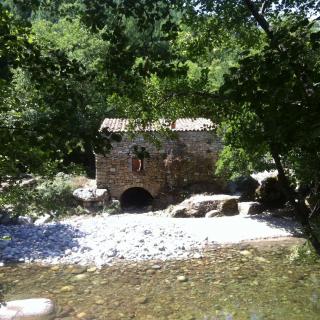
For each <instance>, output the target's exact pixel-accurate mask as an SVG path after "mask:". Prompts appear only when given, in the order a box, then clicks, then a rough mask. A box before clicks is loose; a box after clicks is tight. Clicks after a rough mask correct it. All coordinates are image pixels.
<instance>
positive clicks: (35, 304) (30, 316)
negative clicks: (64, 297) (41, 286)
mask: <svg viewBox="0 0 320 320" xmlns="http://www.w3.org/2000/svg"><path fill="white" fill-rule="evenodd" d="M54 311H55V307H54V303H53V302H52V301H51V300H50V299H43V298H36V299H25V300H14V301H9V302H6V305H5V306H2V307H1V308H0V319H1V320H36V319H41V320H45V319H49V317H50V316H52V315H53V313H54Z"/></svg>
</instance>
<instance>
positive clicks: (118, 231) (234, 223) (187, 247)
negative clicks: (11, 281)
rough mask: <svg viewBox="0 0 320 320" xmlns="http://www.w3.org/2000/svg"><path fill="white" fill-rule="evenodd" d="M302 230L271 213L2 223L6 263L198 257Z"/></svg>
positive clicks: (107, 262)
mask: <svg viewBox="0 0 320 320" xmlns="http://www.w3.org/2000/svg"><path fill="white" fill-rule="evenodd" d="M298 233H299V228H298V224H297V223H296V222H295V221H294V220H293V219H291V218H279V217H272V216H269V215H256V216H241V215H237V216H232V217H215V218H207V219H206V218H189V219H181V218H168V217H159V216H150V213H144V214H132V213H131V214H130V213H124V214H119V215H114V216H107V215H105V216H95V217H92V216H78V217H72V218H68V219H66V220H63V221H60V222H51V223H47V224H43V225H37V226H36V225H20V226H0V236H6V235H8V236H10V237H11V238H12V240H11V241H8V245H7V246H6V247H5V248H4V249H3V250H2V252H1V262H2V263H7V262H27V263H30V262H39V263H44V264H61V263H62V264H79V265H96V266H99V267H100V266H103V265H112V264H114V263H116V262H119V261H124V260H125V261H142V260H162V261H165V260H174V259H188V258H199V257H201V256H202V254H203V251H204V250H206V249H207V248H210V247H214V246H218V245H222V244H232V243H239V242H243V241H248V240H255V239H270V238H278V237H290V236H293V235H297V234H298Z"/></svg>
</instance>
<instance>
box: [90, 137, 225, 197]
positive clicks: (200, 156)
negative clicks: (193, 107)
mask: <svg viewBox="0 0 320 320" xmlns="http://www.w3.org/2000/svg"><path fill="white" fill-rule="evenodd" d="M134 145H139V146H143V147H146V149H147V151H148V152H149V153H150V158H149V159H145V160H144V170H143V171H141V172H133V171H132V154H130V149H131V148H132V146H134ZM220 149H221V143H220V141H219V139H218V138H217V137H216V135H215V134H214V133H213V132H208V131H184V132H177V137H176V138H175V139H164V138H162V143H161V146H160V148H159V149H157V148H156V147H155V146H154V145H153V144H152V143H150V142H148V141H146V140H145V139H144V138H143V137H142V136H137V137H135V138H133V139H130V138H129V137H128V136H124V137H123V139H122V141H121V142H118V143H114V144H113V149H112V150H111V152H110V154H108V155H107V156H102V155H96V181H97V186H98V188H108V189H109V190H110V194H111V196H112V197H113V198H120V196H121V195H122V193H123V192H124V191H126V190H127V189H129V188H133V187H141V188H144V189H146V190H147V191H149V192H150V194H151V195H152V196H153V197H155V196H157V195H158V194H159V193H160V192H165V191H166V190H172V189H177V188H181V187H183V186H186V185H190V184H192V183H199V182H211V183H214V182H215V181H216V178H215V176H214V171H215V162H216V160H217V156H218V152H219V151H220Z"/></svg>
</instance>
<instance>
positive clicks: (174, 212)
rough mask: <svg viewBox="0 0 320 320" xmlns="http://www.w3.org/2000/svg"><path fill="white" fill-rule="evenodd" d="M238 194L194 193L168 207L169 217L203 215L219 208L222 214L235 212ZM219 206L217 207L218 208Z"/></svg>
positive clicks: (236, 210)
mask: <svg viewBox="0 0 320 320" xmlns="http://www.w3.org/2000/svg"><path fill="white" fill-rule="evenodd" d="M238 199H239V197H238V196H230V195H226V194H216V195H203V194H199V195H194V196H191V197H190V198H188V199H186V200H184V201H183V202H181V203H180V204H178V205H176V206H172V207H170V209H169V216H171V217H175V218H178V217H204V216H205V214H206V213H207V212H209V211H212V210H219V211H220V212H221V213H222V212H223V214H228V215H229V214H237V213H238V209H237V207H236V204H237V200H238ZM218 207H219V208H218Z"/></svg>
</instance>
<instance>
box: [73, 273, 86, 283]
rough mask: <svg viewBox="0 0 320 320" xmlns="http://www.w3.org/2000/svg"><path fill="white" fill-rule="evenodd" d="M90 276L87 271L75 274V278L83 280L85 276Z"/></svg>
mask: <svg viewBox="0 0 320 320" xmlns="http://www.w3.org/2000/svg"><path fill="white" fill-rule="evenodd" d="M87 277H88V276H87V275H86V274H85V273H81V274H77V275H75V276H74V280H76V281H81V280H83V279H85V278H87Z"/></svg>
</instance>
